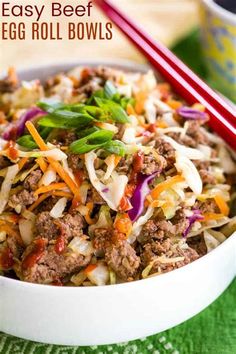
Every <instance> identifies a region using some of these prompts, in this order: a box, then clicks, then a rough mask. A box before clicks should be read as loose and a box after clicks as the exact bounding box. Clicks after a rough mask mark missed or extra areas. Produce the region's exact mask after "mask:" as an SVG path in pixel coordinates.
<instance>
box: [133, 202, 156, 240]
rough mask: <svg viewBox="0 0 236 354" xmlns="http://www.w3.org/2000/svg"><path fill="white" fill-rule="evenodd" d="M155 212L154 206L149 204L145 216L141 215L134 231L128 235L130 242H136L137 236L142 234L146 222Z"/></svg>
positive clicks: (134, 226) (134, 225)
mask: <svg viewBox="0 0 236 354" xmlns="http://www.w3.org/2000/svg"><path fill="white" fill-rule="evenodd" d="M153 213H154V208H152V207H151V206H149V207H148V209H147V211H146V213H145V214H144V215H143V216H140V218H139V219H138V220H137V221H135V223H134V224H133V227H132V231H131V233H130V235H129V237H128V242H129V243H134V242H135V241H136V238H137V237H138V235H139V234H140V232H141V230H142V227H143V225H144V224H146V222H147V221H148V220H149V219H150V218H151V217H152V215H153Z"/></svg>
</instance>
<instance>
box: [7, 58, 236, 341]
mask: <svg viewBox="0 0 236 354" xmlns="http://www.w3.org/2000/svg"><path fill="white" fill-rule="evenodd" d="M0 91H1V93H0V113H1V126H0V128H1V140H0V143H1V150H0V164H1V170H0V178H1V190H0V272H1V273H0V310H1V322H0V330H1V331H3V332H6V333H9V334H12V335H15V336H18V337H21V338H27V339H30V340H35V341H39V342H44V343H54V344H64V345H99V344H111V343H118V342H122V341H127V340H132V339H137V338H140V337H143V336H147V335H151V334H154V333H157V332H161V331H163V330H166V329H168V328H171V327H173V326H175V325H177V324H179V323H181V322H183V321H185V320H187V319H189V318H190V317H192V316H194V315H196V314H197V313H199V312H200V311H201V310H203V309H204V308H205V307H207V306H208V305H209V304H210V303H212V302H213V301H214V300H215V299H216V298H217V297H218V296H219V295H220V294H221V293H222V292H223V291H224V290H225V289H226V287H227V286H228V285H229V284H230V282H231V281H232V280H233V278H234V277H235V273H236V264H235V259H236V258H235V250H236V247H235V242H236V234H235V229H236V219H235V209H234V200H235V167H236V166H235V160H234V153H233V152H232V151H230V149H229V148H228V147H227V145H226V144H225V143H224V141H222V139H220V138H219V137H218V136H216V135H215V134H214V133H213V132H212V131H210V129H209V128H208V126H207V121H208V116H207V114H206V113H205V111H204V107H202V106H201V105H200V104H195V105H194V106H191V107H189V106H188V105H187V104H186V102H184V101H183V100H182V99H181V98H180V97H178V96H177V95H176V94H175V93H173V92H172V90H171V88H170V87H169V85H168V84H167V83H163V82H159V81H157V79H156V77H155V75H154V74H153V72H152V71H151V70H150V69H149V68H147V67H146V66H142V65H141V66H139V65H137V64H136V63H135V64H134V63H124V62H118V63H115V64H114V63H109V62H102V63H98V62H97V61H96V62H89V63H88V62H86V63H78V62H77V63H72V64H63V65H52V66H50V67H37V68H34V69H27V70H22V71H21V72H19V78H17V76H16V74H15V72H14V70H12V69H10V70H9V73H8V75H7V77H6V78H4V79H2V80H1V81H0Z"/></svg>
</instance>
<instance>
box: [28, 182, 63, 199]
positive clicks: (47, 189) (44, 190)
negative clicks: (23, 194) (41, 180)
mask: <svg viewBox="0 0 236 354" xmlns="http://www.w3.org/2000/svg"><path fill="white" fill-rule="evenodd" d="M66 187H67V185H66V184H65V183H52V184H49V186H42V187H39V188H38V189H37V190H36V191H35V192H34V194H35V195H36V196H37V195H39V194H42V193H48V192H51V191H53V190H57V189H64V188H66Z"/></svg>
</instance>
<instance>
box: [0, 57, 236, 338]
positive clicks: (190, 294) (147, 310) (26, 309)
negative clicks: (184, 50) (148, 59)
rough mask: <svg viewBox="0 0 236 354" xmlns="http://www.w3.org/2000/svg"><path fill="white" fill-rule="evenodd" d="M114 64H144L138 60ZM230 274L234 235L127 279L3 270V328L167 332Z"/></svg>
mask: <svg viewBox="0 0 236 354" xmlns="http://www.w3.org/2000/svg"><path fill="white" fill-rule="evenodd" d="M103 63H104V61H103ZM78 64H79V65H80V64H84V63H81V62H76V63H72V64H62V65H56V66H55V65H52V66H50V67H47V68H45V67H44V68H43V69H42V68H36V69H33V70H26V71H22V72H21V78H25V79H30V78H31V79H32V78H35V77H40V78H45V77H47V76H48V75H50V74H53V73H56V72H57V71H58V70H59V71H60V70H62V69H65V70H67V69H70V68H72V67H74V66H76V65H78ZM87 64H89V65H97V64H99V63H98V62H93V63H91V62H89V63H87ZM105 64H106V65H111V63H108V62H105ZM112 66H116V67H117V66H118V67H120V68H122V69H129V70H134V71H135V70H137V71H139V70H142V71H143V70H146V67H143V66H140V65H137V64H136V63H131V64H127V63H124V62H122V63H121V62H118V64H116V65H114V64H113V65H112ZM235 275H236V233H234V235H232V236H231V237H230V238H228V239H227V240H226V241H225V242H224V243H223V244H221V245H220V246H219V247H218V248H216V249H215V250H213V251H212V252H211V253H209V254H207V255H206V256H204V257H202V258H200V259H199V260H197V261H195V262H193V263H191V264H189V265H187V266H184V267H183V268H180V269H177V270H174V271H172V272H170V273H166V274H163V275H160V276H157V277H153V278H149V279H145V280H139V281H135V282H131V283H125V284H119V285H111V286H102V287H87V288H80V287H78V288H72V287H55V286H46V285H37V284H29V283H25V282H21V281H18V280H13V279H9V278H5V277H1V276H0V331H2V332H5V333H8V334H12V335H14V336H17V337H21V338H26V339H29V340H34V341H38V342H44V343H52V344H62V345H99V344H113V343H119V342H123V341H129V340H133V339H137V338H141V337H144V336H149V335H152V334H154V333H158V332H161V331H164V330H166V329H169V328H171V327H174V326H176V325H178V324H180V323H181V322H183V321H186V320H187V319H189V318H191V317H192V316H194V315H196V314H197V313H199V312H200V311H202V310H203V309H205V308H206V307H207V306H208V305H209V304H211V303H212V302H213V301H214V300H215V299H216V298H217V297H218V296H219V295H220V294H221V293H222V292H223V291H224V290H225V289H226V288H227V286H228V285H229V284H230V282H231V281H232V280H233V279H234V277H235Z"/></svg>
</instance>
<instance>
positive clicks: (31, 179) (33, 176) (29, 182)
mask: <svg viewBox="0 0 236 354" xmlns="http://www.w3.org/2000/svg"><path fill="white" fill-rule="evenodd" d="M41 177H42V172H41V170H35V171H32V172H31V173H30V175H29V176H28V177H27V178H26V179H25V181H24V188H25V189H27V190H28V191H36V189H37V188H38V183H39V181H40V179H41Z"/></svg>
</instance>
